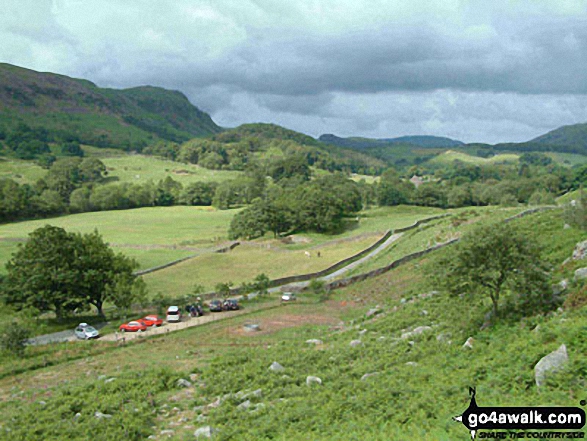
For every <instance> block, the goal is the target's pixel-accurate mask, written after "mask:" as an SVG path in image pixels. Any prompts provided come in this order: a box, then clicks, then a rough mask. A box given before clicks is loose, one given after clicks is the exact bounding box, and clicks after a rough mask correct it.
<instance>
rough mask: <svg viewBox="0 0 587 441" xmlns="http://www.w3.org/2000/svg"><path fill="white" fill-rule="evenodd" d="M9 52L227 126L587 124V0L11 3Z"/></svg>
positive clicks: (476, 134) (6, 36) (19, 60)
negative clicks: (155, 92) (153, 94)
mask: <svg viewBox="0 0 587 441" xmlns="http://www.w3.org/2000/svg"><path fill="white" fill-rule="evenodd" d="M1 11H2V12H3V14H1V15H2V16H1V17H0V41H2V45H1V46H0V60H2V61H6V62H12V63H15V64H19V65H22V66H25V67H30V68H33V69H37V70H48V71H54V72H59V73H64V74H69V75H72V76H78V77H84V78H88V79H90V80H92V81H94V82H96V83H98V84H99V85H101V86H109V87H130V86H136V85H141V84H152V85H158V86H162V87H166V88H170V89H177V90H181V91H183V92H184V93H185V94H186V95H187V96H188V97H189V98H190V99H191V100H192V102H193V103H194V104H196V105H198V106H199V107H200V108H202V109H204V110H206V111H208V112H210V113H211V114H212V116H213V118H215V119H216V120H218V122H219V123H220V124H222V125H225V126H231V125H237V124H240V123H243V122H251V121H266V122H276V123H279V124H282V125H285V126H287V127H291V128H294V129H297V130H300V131H303V132H306V133H310V134H314V135H319V134H321V133H322V132H334V133H338V134H340V135H345V136H350V135H363V136H377V137H392V136H400V135H406V134H438V135H444V136H454V137H457V138H460V139H462V140H465V141H473V140H480V141H487V142H498V141H521V140H525V139H529V138H532V137H534V136H537V135H539V134H541V133H543V132H544V131H547V130H549V129H552V128H555V127H557V126H559V125H562V124H570V123H574V122H580V121H585V120H586V119H587V112H586V105H585V103H586V98H585V94H587V66H586V60H587V26H586V25H587V5H586V3H585V2H584V1H581V0H576V1H574V0H564V1H563V0H561V1H560V2H547V1H538V0H537V1H530V0H520V1H519V2H515V3H512V2H509V1H495V2H484V1H476V0H471V1H467V2H462V1H450V0H438V1H428V0H412V1H410V2H403V1H397V2H395V1H382V2H377V1H374V2H372V3H369V4H365V3H363V2H356V1H352V0H339V1H337V2H330V1H327V0H324V1H318V2H316V1H313V0H312V1H310V0H308V1H305V0H298V1H296V2H272V1H267V0H258V1H255V2H246V1H231V0H217V1H215V2H214V3H208V2H198V1H192V0H176V1H174V2H169V3H163V2H149V1H144V0H128V1H125V2H119V1H115V0H103V1H101V2H98V3H96V2H89V1H87V0H77V1H73V0H53V1H50V0H34V1H33V0H18V1H17V0H5V1H4V2H3V9H1Z"/></svg>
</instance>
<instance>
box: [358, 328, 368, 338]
mask: <svg viewBox="0 0 587 441" xmlns="http://www.w3.org/2000/svg"><path fill="white" fill-rule="evenodd" d="M366 333H367V330H366V329H363V330H362V331H359V335H360V336H361V337H362V336H363V335H365V334H366Z"/></svg>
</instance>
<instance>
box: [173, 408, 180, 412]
mask: <svg viewBox="0 0 587 441" xmlns="http://www.w3.org/2000/svg"><path fill="white" fill-rule="evenodd" d="M171 410H172V411H174V412H179V411H180V410H181V409H180V408H179V407H174V408H173V409H171Z"/></svg>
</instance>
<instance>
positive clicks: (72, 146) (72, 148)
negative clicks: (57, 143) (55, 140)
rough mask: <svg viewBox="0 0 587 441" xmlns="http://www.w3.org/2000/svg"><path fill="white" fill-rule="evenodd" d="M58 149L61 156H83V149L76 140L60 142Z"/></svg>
mask: <svg viewBox="0 0 587 441" xmlns="http://www.w3.org/2000/svg"><path fill="white" fill-rule="evenodd" d="M59 151H60V153H61V155H62V156H79V157H80V158H83V156H84V151H83V150H82V148H81V147H80V145H79V142H76V141H69V142H66V143H63V144H61V147H60V148H59Z"/></svg>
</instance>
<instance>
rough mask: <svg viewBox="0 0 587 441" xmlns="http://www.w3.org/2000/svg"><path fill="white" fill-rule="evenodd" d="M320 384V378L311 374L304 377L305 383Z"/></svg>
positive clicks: (309, 384)
mask: <svg viewBox="0 0 587 441" xmlns="http://www.w3.org/2000/svg"><path fill="white" fill-rule="evenodd" d="M314 383H316V384H322V380H321V379H320V378H319V377H314V376H312V375H310V376H308V377H306V385H307V386H311V385H312V384H314Z"/></svg>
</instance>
